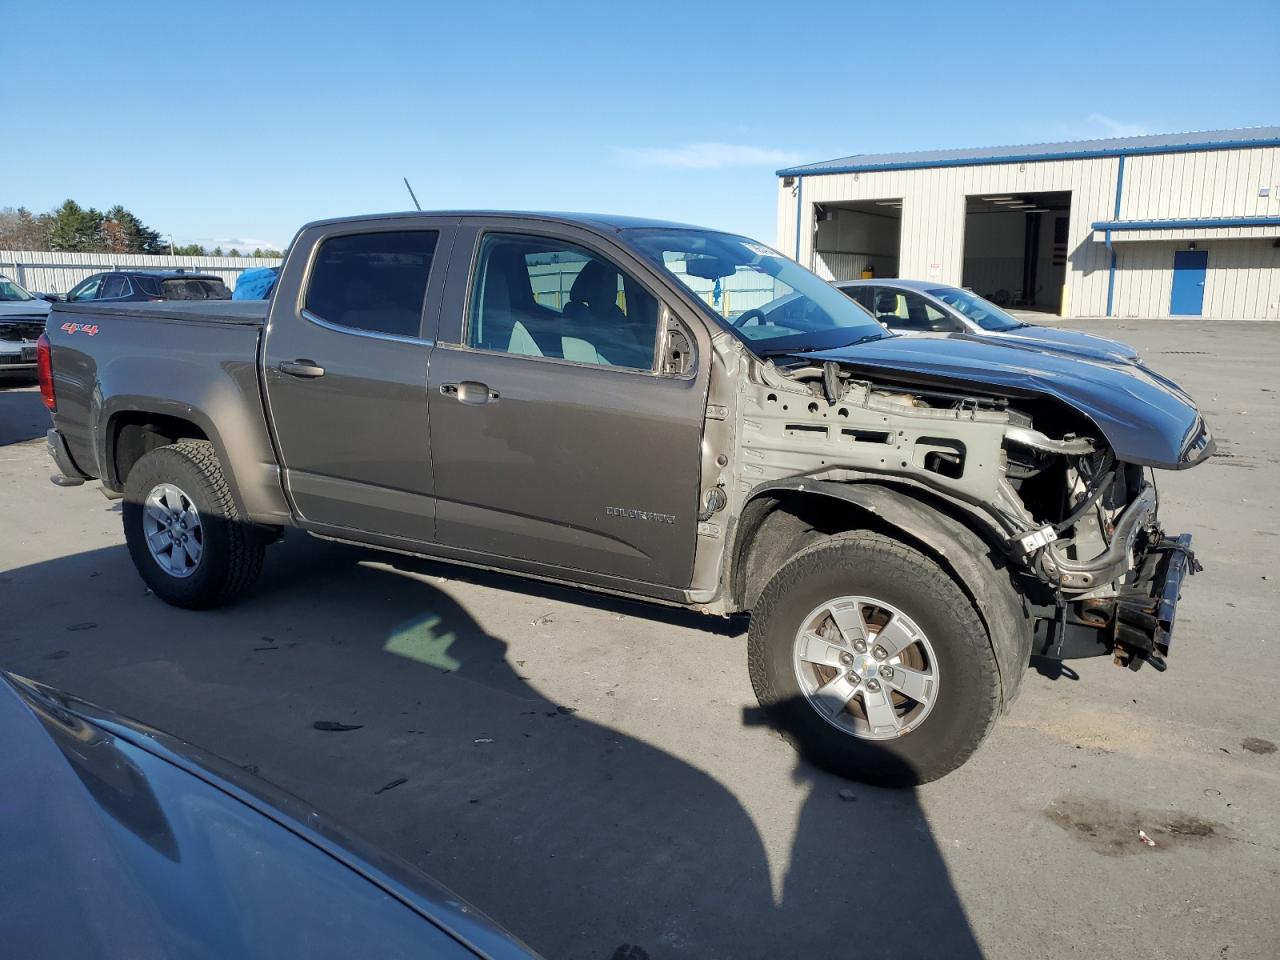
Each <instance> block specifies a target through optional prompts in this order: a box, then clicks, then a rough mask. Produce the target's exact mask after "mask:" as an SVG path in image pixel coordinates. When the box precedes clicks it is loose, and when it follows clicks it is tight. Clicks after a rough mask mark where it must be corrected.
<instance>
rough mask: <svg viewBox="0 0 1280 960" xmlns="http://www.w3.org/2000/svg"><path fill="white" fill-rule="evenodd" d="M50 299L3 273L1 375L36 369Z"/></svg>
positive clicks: (0, 294)
mask: <svg viewBox="0 0 1280 960" xmlns="http://www.w3.org/2000/svg"><path fill="white" fill-rule="evenodd" d="M48 316H49V302H48V301H47V300H43V299H41V298H40V297H37V296H36V295H35V294H33V293H28V292H27V291H26V290H24V289H23V288H22V287H20V286H19V285H18V284H16V283H14V282H13V281H12V280H10V279H9V278H8V277H6V276H3V275H0V375H3V374H6V373H22V374H34V373H35V372H36V340H37V339H39V337H40V334H42V333H44V322H45V319H46V318H47V317H48Z"/></svg>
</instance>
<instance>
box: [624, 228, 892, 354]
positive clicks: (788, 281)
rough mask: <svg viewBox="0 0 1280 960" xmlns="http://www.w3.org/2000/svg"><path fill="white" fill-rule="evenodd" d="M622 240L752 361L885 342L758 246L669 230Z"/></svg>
mask: <svg viewBox="0 0 1280 960" xmlns="http://www.w3.org/2000/svg"><path fill="white" fill-rule="evenodd" d="M623 235H624V236H625V237H626V238H627V240H628V241H629V242H630V243H632V244H633V245H634V246H635V247H636V248H637V249H638V250H639V251H640V253H641V254H642V255H643V256H644V257H645V258H646V259H648V260H649V261H650V262H652V263H653V264H655V265H656V266H658V267H661V268H662V269H663V270H665V271H666V272H667V273H668V274H670V275H671V276H672V277H674V278H675V279H676V280H678V281H680V283H682V284H683V285H684V286H686V287H688V288H689V290H691V291H692V292H693V293H694V294H695V295H696V296H697V297H698V299H700V300H701V301H702V302H703V303H704V304H706V305H707V307H708V309H710V310H711V311H712V312H713V313H714V314H715V315H716V317H717V318H718V319H719V320H720V321H721V322H722V323H724V324H725V325H726V326H728V327H729V328H730V329H732V330H733V332H734V333H736V334H738V336H740V337H741V338H742V339H744V340H746V341H748V342H749V343H750V344H751V349H752V350H753V351H754V352H755V353H756V354H757V355H760V356H768V355H770V354H780V353H794V352H800V351H805V350H826V349H831V348H832V347H841V346H846V345H848V344H852V343H857V342H859V341H861V340H879V339H881V338H882V337H885V336H888V335H889V334H887V333H886V332H885V330H884V328H883V327H881V326H880V325H879V324H878V323H876V321H875V318H873V317H872V316H871V314H869V313H867V311H866V310H864V309H863V308H862V307H860V306H859V305H858V304H857V303H855V302H854V301H852V300H850V299H849V298H848V297H846V296H845V295H844V294H843V293H841V292H840V291H839V290H837V289H836V288H835V287H833V286H831V285H830V284H829V283H827V282H826V281H825V280H823V279H821V278H820V277H818V276H817V275H816V274H813V273H810V272H809V271H808V270H806V269H804V267H802V266H800V265H799V264H797V263H796V262H795V261H794V260H788V259H787V258H786V257H784V256H783V255H782V254H780V253H778V252H777V251H776V250H772V249H770V248H769V247H766V246H765V245H764V244H762V243H756V242H755V241H753V240H748V239H746V238H745V237H736V236H733V235H732V234H728V233H713V232H711V231H707V230H683V229H674V228H673V229H654V228H638V229H633V230H625V231H623Z"/></svg>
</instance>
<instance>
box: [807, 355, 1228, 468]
mask: <svg viewBox="0 0 1280 960" xmlns="http://www.w3.org/2000/svg"><path fill="white" fill-rule="evenodd" d="M797 356H799V357H803V358H804V359H806V360H815V361H825V360H834V361H836V362H837V363H839V364H840V365H841V366H843V367H845V368H847V369H849V370H851V371H853V372H856V373H861V374H863V375H865V376H866V377H867V378H868V379H870V380H881V381H886V380H892V381H897V382H908V383H916V384H920V385H925V386H941V387H947V388H951V389H956V388H959V389H965V388H968V389H970V390H972V389H974V388H975V387H979V388H982V387H985V388H990V390H991V392H993V393H996V394H1003V395H1008V396H1012V397H1016V396H1044V397H1053V398H1055V399H1057V400H1060V401H1062V402H1063V403H1065V404H1068V405H1069V406H1071V407H1073V408H1075V409H1076V410H1078V411H1080V413H1082V414H1084V415H1085V416H1086V417H1088V418H1089V419H1090V420H1092V421H1093V422H1094V423H1095V424H1096V425H1097V427H1098V429H1099V430H1100V431H1101V432H1102V435H1103V436H1104V437H1105V438H1106V440H1107V442H1108V443H1109V444H1110V445H1111V448H1112V449H1113V450H1114V451H1115V454H1116V457H1117V458H1119V459H1121V460H1125V461H1128V462H1129V463H1139V464H1145V465H1149V466H1153V467H1163V468H1166V469H1173V470H1178V469H1182V468H1183V467H1189V466H1192V465H1193V464H1195V463H1198V462H1199V461H1200V460H1202V459H1204V458H1205V457H1207V456H1208V455H1209V454H1210V453H1211V452H1212V450H1213V441H1212V439H1211V438H1210V435H1209V431H1208V428H1207V427H1206V426H1205V424H1204V420H1203V418H1202V417H1201V416H1200V411H1199V410H1198V409H1197V408H1196V405H1195V402H1194V401H1193V400H1192V399H1191V398H1190V397H1189V396H1187V394H1186V393H1185V392H1184V391H1183V390H1182V389H1181V388H1180V387H1179V386H1178V385H1177V384H1175V383H1173V382H1172V381H1171V380H1166V379H1165V378H1164V377H1162V376H1160V375H1159V374H1158V373H1155V372H1154V371H1152V370H1149V369H1147V368H1146V367H1144V366H1142V365H1141V364H1139V363H1133V362H1129V361H1125V360H1119V359H1104V358H1101V357H1096V358H1086V357H1082V356H1079V355H1075V356H1073V355H1070V354H1066V353H1061V352H1056V351H1051V350H1040V349H1036V348H1034V347H1031V346H1025V347H1024V346H1021V345H1017V344H1006V343H993V342H991V341H989V340H976V339H968V338H958V337H948V336H945V335H941V336H913V337H886V338H884V339H883V340H873V341H869V342H867V343H862V344H857V345H853V346H848V347H838V348H835V349H831V350H815V351H811V352H808V353H803V354H797Z"/></svg>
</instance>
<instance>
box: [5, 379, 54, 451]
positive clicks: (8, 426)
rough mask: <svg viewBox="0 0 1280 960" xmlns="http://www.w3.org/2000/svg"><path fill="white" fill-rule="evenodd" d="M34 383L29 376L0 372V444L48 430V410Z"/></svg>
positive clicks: (34, 436)
mask: <svg viewBox="0 0 1280 960" xmlns="http://www.w3.org/2000/svg"><path fill="white" fill-rule="evenodd" d="M34 385H35V379H34V378H33V377H27V376H15V375H14V374H0V447H3V446H6V445H8V444H10V443H23V442H24V441H27V440H35V439H37V438H39V437H43V436H44V435H45V431H47V430H48V429H49V411H48V410H46V409H45V408H44V404H43V403H41V401H40V391H39V390H37V389H34Z"/></svg>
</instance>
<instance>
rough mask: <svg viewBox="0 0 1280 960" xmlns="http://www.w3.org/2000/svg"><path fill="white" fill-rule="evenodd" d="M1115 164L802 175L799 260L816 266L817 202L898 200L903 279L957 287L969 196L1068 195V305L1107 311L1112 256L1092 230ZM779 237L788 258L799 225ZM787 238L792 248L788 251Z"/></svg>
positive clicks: (1106, 212) (1106, 205) (1108, 201)
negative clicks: (931, 280) (802, 220)
mask: <svg viewBox="0 0 1280 960" xmlns="http://www.w3.org/2000/svg"><path fill="white" fill-rule="evenodd" d="M1116 163H1117V161H1116V160H1115V159H1111V158H1105V159H1097V160H1064V161H1052V162H1046V163H1026V164H1001V165H997V166H990V167H944V168H939V169H928V170H893V171H886V172H883V173H861V174H835V175H830V176H811V177H805V178H804V209H803V211H802V215H803V217H804V218H805V223H804V224H802V225H801V254H800V262H801V263H812V262H813V250H812V240H811V237H812V235H813V229H812V228H813V204H814V203H823V202H828V203H830V202H839V201H851V200H889V199H898V198H900V199H901V200H902V249H901V252H900V255H899V262H898V275H899V276H902V277H912V278H920V279H927V278H931V277H933V278H937V279H939V280H941V281H942V282H943V283H953V284H959V283H961V282H962V279H963V273H964V262H963V257H964V223H965V198H966V196H970V195H983V194H985V195H992V194H997V193H1000V192H1008V191H1014V192H1023V193H1029V192H1040V191H1053V190H1070V191H1071V226H1070V234H1069V236H1068V241H1067V262H1068V274H1067V283H1068V284H1069V285H1070V286H1071V287H1072V291H1071V301H1072V303H1073V305H1074V309H1076V310H1078V311H1080V312H1096V313H1104V312H1105V310H1106V296H1107V266H1108V264H1109V258H1108V256H1107V253H1106V250H1105V248H1103V247H1102V245H1101V244H1097V243H1094V242H1093V239H1092V236H1091V234H1092V229H1091V226H1092V224H1093V222H1094V221H1095V220H1098V219H1102V218H1103V217H1105V216H1110V215H1111V214H1112V213H1113V212H1114V208H1115V189H1116V184H1115V178H1116ZM787 192H788V193H789V192H790V191H787ZM793 200H794V198H793ZM779 213H780V214H784V213H785V214H786V215H787V217H788V218H789V219H790V220H791V221H792V222H794V220H795V208H794V206H792V207H791V209H790V212H789V213H788V212H787V208H786V205H785V204H779ZM779 235H780V236H781V237H782V239H783V241H784V246H783V247H782V250H783V252H784V253H786V254H788V255H791V254H792V253H793V252H794V249H795V248H794V238H795V231H794V227H793V226H791V224H787V223H785V221H780V228H779ZM787 240H790V241H791V244H792V245H791V247H787V246H785V241H787ZM1094 304H1096V306H1090V305H1094Z"/></svg>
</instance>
